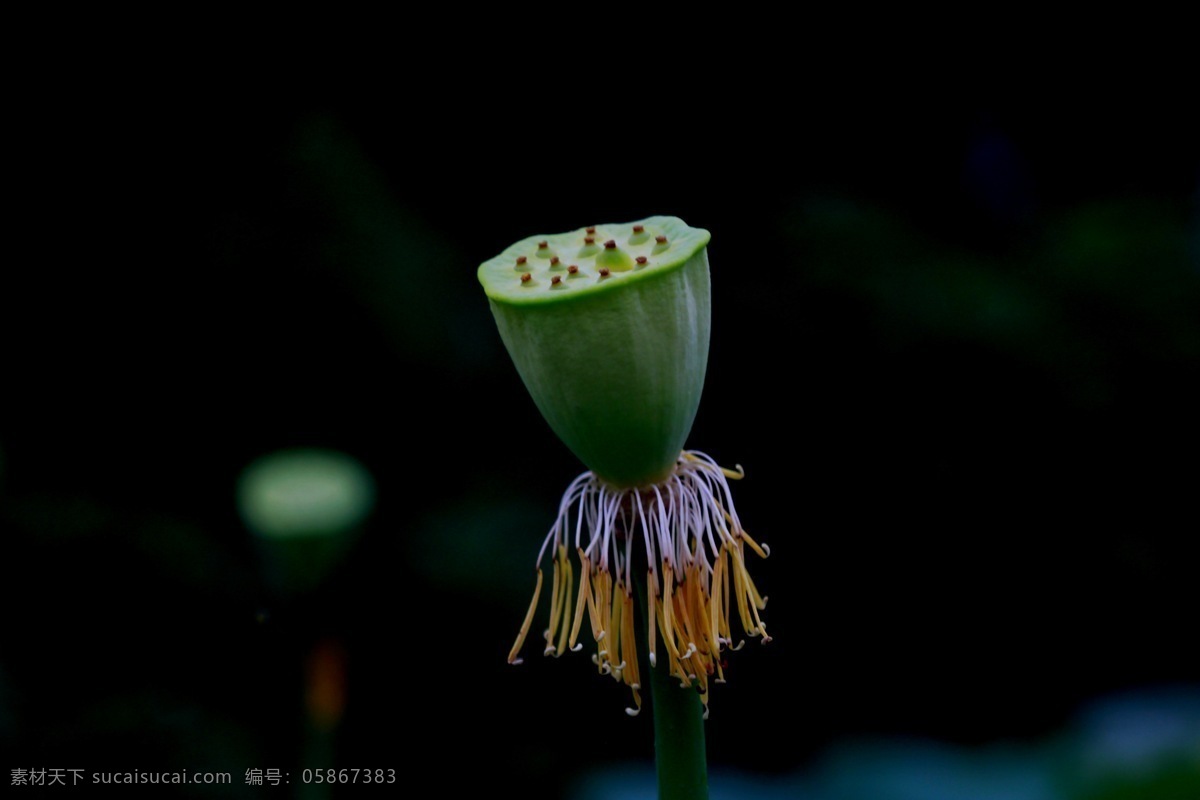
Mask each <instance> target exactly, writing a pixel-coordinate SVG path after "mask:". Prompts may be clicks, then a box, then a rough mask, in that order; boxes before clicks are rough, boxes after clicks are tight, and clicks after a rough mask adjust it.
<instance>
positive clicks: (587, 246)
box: [579, 236, 600, 258]
mask: <svg viewBox="0 0 1200 800" xmlns="http://www.w3.org/2000/svg"><path fill="white" fill-rule="evenodd" d="M599 252H600V248H599V247H597V246H596V237H595V236H585V237H583V247H581V248H579V257H580V258H591V257H592V256H594V255H596V253H599Z"/></svg>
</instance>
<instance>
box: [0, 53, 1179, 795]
mask: <svg viewBox="0 0 1200 800" xmlns="http://www.w3.org/2000/svg"><path fill="white" fill-rule="evenodd" d="M501 61H503V59H501ZM420 63H421V62H420V61H419V60H417V59H411V60H408V61H405V62H403V63H399V64H396V65H394V66H393V69H394V70H395V75H394V78H395V80H377V81H376V82H375V83H373V84H372V85H371V91H366V90H365V89H364V87H363V85H361V84H354V85H355V89H356V91H349V90H344V87H343V85H342V84H340V83H338V82H336V81H333V80H332V79H325V80H321V79H318V78H317V77H316V76H315V75H314V76H312V77H313V80H311V82H309V81H307V80H297V79H295V76H292V79H291V80H286V79H285V78H284V76H285V75H286V70H284V69H282V68H281V69H280V71H279V73H278V74H271V73H270V72H269V71H268V72H267V73H265V74H264V73H256V74H254V75H253V76H252V77H251V76H239V77H238V78H236V79H230V78H229V77H228V76H225V77H222V78H219V79H218V78H216V77H214V76H210V75H207V74H204V72H203V70H197V71H196V73H195V74H193V73H188V74H187V75H186V76H184V75H180V76H178V77H173V78H172V79H171V80H169V81H165V82H164V83H163V84H161V85H160V84H158V83H154V82H145V83H141V82H138V81H131V80H126V79H124V78H127V77H128V76H127V75H126V74H125V73H124V72H121V73H119V74H118V75H112V74H108V73H104V74H102V75H99V76H96V75H90V74H88V72H87V71H86V70H85V71H81V73H80V74H78V75H75V76H74V77H73V79H72V81H70V82H69V83H64V84H62V86H61V87H60V88H62V91H61V92H58V93H51V94H46V95H43V94H38V95H36V96H34V95H32V94H31V95H30V97H29V98H26V99H28V100H29V101H30V102H29V103H28V105H27V106H24V107H23V111H22V113H21V114H19V115H18V117H19V120H18V124H19V127H20V129H21V132H22V134H24V136H23V138H22V145H21V146H17V147H14V152H13V153H12V154H11V155H12V157H13V161H14V163H15V165H16V166H17V167H18V168H19V169H20V171H21V173H22V175H23V176H24V177H28V178H29V180H28V182H27V183H26V182H22V183H21V185H20V188H19V190H17V195H18V198H19V200H20V206H21V208H20V210H19V211H18V212H16V214H15V218H14V220H13V222H14V223H15V224H14V226H13V227H14V229H13V230H12V232H11V234H10V236H11V237H12V239H13V243H14V244H15V245H19V248H18V249H16V250H14V251H13V253H14V254H20V255H17V256H14V255H10V257H9V258H8V259H7V266H6V268H5V272H6V273H8V275H9V276H10V277H9V278H6V285H7V286H8V287H9V289H8V290H6V291H5V293H4V294H5V296H4V298H3V304H4V306H5V308H6V311H5V328H7V329H8V330H7V333H6V341H7V345H6V347H5V353H6V355H5V367H4V370H3V372H4V378H3V398H2V400H0V409H2V413H0V525H2V527H3V531H4V533H3V542H2V547H3V555H2V556H0V564H2V565H3V569H4V577H3V580H2V581H0V587H2V588H0V608H3V611H2V612H0V614H3V616H2V618H0V621H2V623H3V627H2V628H0V634H2V641H0V748H2V752H3V754H4V758H3V763H2V766H3V768H4V769H5V770H9V769H12V768H15V767H19V766H25V767H31V768H39V767H40V768H53V767H62V768H76V767H78V768H84V769H86V770H87V771H88V772H91V771H96V770H112V771H133V770H138V769H154V768H158V769H188V770H220V771H229V772H232V773H233V775H234V782H235V786H234V787H233V789H232V790H230V792H229V793H230V794H238V793H242V794H244V795H245V796H262V795H263V794H264V793H271V794H273V795H276V796H283V792H284V790H282V789H280V790H275V791H271V790H269V789H266V788H261V789H260V788H255V789H247V788H246V787H244V786H242V785H241V784H242V775H243V773H244V772H245V770H246V769H248V768H261V769H266V768H279V769H283V770H290V771H291V772H292V774H293V775H294V774H296V773H297V772H298V771H299V770H300V769H302V768H304V767H315V766H335V767H360V768H377V767H385V768H387V767H391V768H395V769H396V770H397V772H398V773H399V774H400V775H401V776H406V775H411V774H412V773H414V772H416V771H433V772H434V773H435V774H436V775H438V776H439V780H441V781H443V782H444V783H445V785H447V786H452V787H455V788H456V789H458V790H461V791H462V792H464V793H465V794H466V795H470V794H474V793H482V792H484V791H491V790H493V789H494V788H495V786H496V785H497V784H504V785H510V786H516V787H519V788H521V789H522V790H525V791H526V792H527V793H528V795H529V796H535V797H536V796H550V797H554V796H559V795H560V794H561V793H562V792H563V791H565V787H567V786H569V785H570V782H571V781H572V780H574V777H575V776H577V775H578V774H580V773H581V772H582V771H584V770H586V769H590V768H594V767H596V766H599V765H604V764H607V763H611V762H616V761H623V760H633V761H643V762H646V763H649V761H650V760H651V759H652V747H651V730H650V721H649V719H648V718H647V717H646V716H643V717H642V718H639V719H636V720H630V719H629V718H627V717H626V716H625V714H624V713H622V708H623V707H624V705H625V704H626V703H627V697H626V694H625V692H624V691H623V690H622V689H620V688H618V687H616V686H615V685H613V684H612V683H611V682H608V681H605V680H601V679H600V678H598V677H597V676H596V675H595V674H594V671H593V670H592V669H591V667H590V665H589V664H588V663H587V662H586V658H585V657H584V656H583V655H580V656H577V657H574V658H571V657H564V658H563V659H561V660H559V661H547V660H542V659H540V658H536V657H534V656H535V655H536V653H534V652H533V650H532V649H529V648H527V651H528V652H527V653H526V655H527V657H528V659H527V663H526V664H525V665H524V666H522V667H520V668H512V667H509V666H507V665H506V664H505V656H506V654H507V651H508V648H509V646H510V644H511V639H512V636H513V635H514V634H515V633H516V630H517V628H518V626H519V624H520V621H521V619H522V615H523V614H524V610H525V606H526V603H527V602H528V597H529V593H530V592H531V591H532V588H533V576H532V569H531V566H532V562H533V558H534V556H535V554H536V551H537V547H538V545H539V543H540V541H541V538H542V536H543V535H544V533H545V531H546V529H547V527H548V526H549V524H550V523H551V521H552V514H553V512H554V509H555V508H556V504H557V501H558V495H559V493H560V492H561V491H562V490H563V489H564V488H565V487H566V485H567V483H568V482H569V481H570V479H571V478H572V477H574V475H575V474H577V472H578V471H580V470H581V466H580V465H579V464H578V463H577V462H575V461H574V459H573V457H572V456H571V455H570V453H569V452H568V451H567V450H566V448H565V447H564V446H562V445H561V444H560V443H559V442H558V441H557V440H556V439H555V438H554V436H553V434H552V433H551V432H550V431H549V429H548V428H547V427H546V426H545V424H544V423H543V422H542V421H541V419H540V417H539V416H538V414H537V411H536V409H535V408H534V406H533V404H532V402H531V401H530V399H529V397H528V396H527V394H526V393H525V390H524V388H523V386H522V385H521V383H520V380H519V378H518V377H517V375H516V373H515V370H514V369H513V367H512V365H511V363H510V362H509V360H508V357H507V355H506V354H505V352H504V350H503V347H502V345H501V343H500V341H499V337H498V335H497V333H496V331H495V327H494V325H493V323H492V320H491V317H490V314H489V311H488V307H487V303H486V301H485V299H484V296H483V293H482V290H481V289H480V287H479V285H478V283H477V281H476V279H475V275H474V271H475V268H476V266H477V265H478V264H479V263H480V262H482V261H483V260H485V259H487V258H489V257H491V256H492V255H494V254H495V253H496V252H499V251H500V250H501V249H503V248H504V247H506V246H507V245H508V244H510V243H511V242H512V241H515V240H517V239H519V238H524V237H526V236H529V235H533V234H536V233H550V232H557V231H560V230H567V229H572V228H576V227H579V226H582V225H586V224H593V223H598V222H600V223H603V222H624V221H629V220H634V219H637V218H640V217H643V216H648V215H651V214H658V213H665V214H674V215H678V216H680V217H682V218H684V219H685V220H686V221H687V222H688V223H690V224H692V225H694V226H699V227H704V228H707V229H708V230H710V231H711V233H712V243H711V245H710V248H709V254H710V259H711V263H712V279H713V289H714V299H713V343H712V350H711V355H710V361H709V372H708V379H707V384H706V388H705V395H704V399H703V402H702V404H701V408H700V412H699V415H698V417H697V420H696V423H695V427H694V429H693V432H692V436H691V437H690V439H689V446H690V447H695V448H698V449H702V450H704V451H706V452H708V453H709V454H711V455H713V456H714V457H715V458H717V459H718V460H719V461H720V462H721V463H724V464H733V463H740V464H742V465H743V466H744V467H745V468H746V472H747V478H746V480H745V481H743V482H742V483H740V484H738V485H736V486H735V492H736V500H737V502H738V510H739V512H740V513H741V516H742V518H743V521H744V522H745V523H746V525H747V527H748V529H749V530H750V531H752V532H753V533H754V534H756V536H757V538H758V539H759V540H760V541H762V540H765V541H766V542H768V543H769V544H770V545H771V547H772V552H773V555H772V557H771V559H769V560H768V561H766V562H762V563H758V564H752V569H754V571H755V574H756V576H758V580H759V584H760V586H761V587H762V588H763V590H764V593H766V594H769V595H770V597H771V603H770V606H769V608H768V610H767V612H766V618H767V621H768V624H769V625H770V627H771V630H772V633H773V634H774V636H775V641H774V642H773V643H772V644H771V645H769V646H768V647H766V648H761V647H757V646H755V647H753V648H749V649H747V650H744V651H742V652H740V653H738V654H736V655H735V656H733V658H732V664H731V669H730V682H729V684H728V685H727V686H724V687H719V688H718V689H717V690H716V691H715V692H714V697H713V699H712V718H711V719H710V721H709V722H708V727H707V732H708V736H709V752H710V759H711V761H712V763H713V765H714V767H717V768H724V767H736V768H739V769H741V770H744V771H747V772H750V773H761V774H766V775H779V774H784V773H789V772H791V771H793V770H796V769H798V768H801V767H803V766H805V765H806V764H808V763H809V762H810V760H811V759H813V758H814V757H815V756H816V755H817V754H819V753H820V752H821V751H822V749H823V748H825V747H827V746H828V745H830V744H831V743H834V742H837V741H839V740H841V739H842V738H843V737H847V736H861V735H873V734H888V735H890V734H896V735H904V736H921V737H931V738H935V739H938V740H943V741H949V742H956V743H965V744H983V743H989V742H995V741H1001V740H1017V741H1026V740H1034V739H1037V738H1039V737H1044V736H1047V735H1049V734H1050V733H1052V732H1053V731H1055V730H1058V729H1060V728H1061V727H1062V726H1063V725H1064V724H1066V722H1067V721H1068V720H1069V719H1070V718H1071V716H1072V715H1073V714H1074V713H1075V712H1076V711H1077V710H1078V709H1079V708H1080V707H1081V706H1082V705H1083V704H1084V703H1086V702H1088V701H1089V700H1092V699H1094V698H1096V697H1101V696H1105V695H1107V694H1109V693H1112V692H1117V691H1122V690H1126V689H1131V688H1139V687H1154V686H1161V685H1169V684H1179V683H1183V684H1185V685H1195V684H1196V683H1197V682H1198V681H1200V668H1198V667H1197V663H1196V659H1195V656H1194V654H1193V651H1192V648H1193V646H1194V643H1195V632H1196V624H1195V620H1196V579H1195V565H1196V563H1197V557H1198V556H1200V545H1198V544H1197V536H1196V533H1197V526H1196V486H1197V467H1196V453H1197V445H1198V444H1200V441H1198V437H1197V429H1196V409H1197V408H1198V407H1200V388H1198V387H1200V314H1198V313H1197V309H1198V308H1200V305H1198V303H1200V233H1198V222H1197V214H1198V210H1197V209H1198V196H1197V191H1198V188H1197V187H1198V179H1200V170H1198V160H1197V147H1196V142H1197V141H1198V140H1200V139H1198V138H1197V130H1196V127H1195V125H1194V124H1193V123H1191V122H1190V116H1189V115H1190V110H1189V109H1188V108H1186V107H1185V106H1186V105H1187V104H1186V103H1183V102H1182V100H1180V99H1179V98H1178V97H1175V98H1173V101H1172V102H1164V99H1163V97H1162V96H1156V97H1149V96H1147V95H1146V94H1145V93H1144V92H1142V91H1139V90H1138V87H1137V86H1136V85H1122V84H1119V83H1115V84H1114V83H1110V82H1107V81H1106V82H1104V83H1103V85H1101V86H1093V85H1087V86H1084V87H1083V88H1085V89H1089V90H1090V91H1080V88H1081V87H1080V86H1079V83H1080V82H1083V83H1085V84H1086V83H1087V81H1086V80H1084V79H1083V78H1082V77H1080V76H1076V77H1075V78H1073V79H1064V80H1063V81H1062V82H1061V83H1056V84H1052V85H1044V86H1041V87H1040V91H1039V92H1038V93H1037V95H1036V96H1034V95H1032V94H1028V93H1025V92H1004V93H997V92H986V91H982V90H980V87H977V86H975V87H972V90H971V91H957V90H951V89H950V88H949V87H946V88H945V90H944V91H943V90H940V89H939V87H936V86H934V87H930V86H924V87H922V89H921V90H920V91H918V90H916V89H914V87H913V86H912V85H910V84H908V83H906V82H904V81H899V80H898V81H896V83H895V85H891V86H882V85H879V84H878V83H877V82H875V83H871V84H869V85H870V90H869V91H868V90H866V85H865V84H858V83H854V82H850V81H844V82H842V81H837V80H830V78H829V75H830V70H832V69H833V67H832V66H827V67H826V68H825V71H824V72H823V71H822V70H821V69H812V68H806V69H805V70H804V71H803V72H801V71H797V72H796V73H795V74H791V73H788V72H786V69H785V67H783V66H782V65H781V63H782V62H781V63H780V64H771V65H764V64H758V65H756V67H755V68H754V69H750V68H747V69H746V70H745V71H742V72H736V73H727V72H724V71H720V70H717V69H713V70H712V71H711V72H710V71H707V70H703V69H698V70H695V71H688V72H686V73H682V72H672V71H671V70H670V69H667V70H665V71H660V72H659V73H656V74H654V76H653V78H651V77H644V78H643V77H642V76H641V75H640V73H636V72H634V73H631V74H630V75H629V76H628V77H626V76H624V75H622V80H619V81H608V82H604V83H600V82H595V81H588V80H583V79H581V80H580V81H579V83H577V84H574V83H563V82H562V81H561V78H562V76H559V80H555V81H553V82H550V80H549V79H546V78H545V77H544V76H545V75H546V74H548V73H546V72H539V71H537V70H536V69H534V68H531V70H530V72H528V73H527V72H525V71H524V70H523V69H521V68H515V69H514V68H512V64H508V65H507V68H505V69H502V70H499V71H492V70H489V69H483V70H481V71H479V72H476V73H473V74H472V76H471V79H470V80H469V81H461V82H454V81H449V82H447V81H433V80H430V79H428V78H427V77H422V73H421V72H419V71H418V67H419V66H420ZM542 66H543V67H544V66H545V65H542ZM662 66H663V65H661V64H660V65H659V67H662ZM667 66H668V67H669V66H670V65H667ZM316 72H319V70H314V73H316ZM141 74H143V76H144V75H145V73H141ZM649 74H651V73H650V72H649V71H648V72H647V75H649ZM764 74H766V75H770V76H772V77H771V79H770V80H766V81H764V80H760V78H761V77H762V76H763V75H764ZM304 77H305V78H308V77H309V76H308V75H307V73H306V74H305V76H304ZM347 85H350V84H349V82H348V84H347ZM1167 98H1168V100H1171V96H1170V95H1169V93H1168V94H1167ZM298 446H304V447H319V448H331V449H335V450H340V451H343V452H345V453H348V454H350V455H352V456H354V457H355V458H357V459H358V460H359V461H361V463H362V464H363V465H365V466H366V467H367V469H369V471H370V472H371V474H372V475H373V477H374V480H375V483H376V486H377V492H378V493H377V504H376V507H375V510H374V513H373V514H372V515H371V517H370V518H369V519H368V521H367V522H366V523H365V525H364V526H363V528H362V530H361V532H360V535H359V536H358V538H357V539H355V540H354V541H353V542H352V544H351V545H350V547H349V549H348V552H347V554H346V556H345V557H344V559H342V560H340V561H338V562H336V563H334V564H332V565H331V566H330V568H329V570H328V573H327V574H326V575H325V578H324V580H323V581H322V582H321V583H320V585H319V586H317V587H316V588H314V589H311V590H308V591H303V592H296V591H289V590H288V589H287V587H286V586H281V585H280V584H279V583H278V582H277V581H273V580H272V578H271V576H272V574H273V573H272V564H271V563H270V559H271V556H270V555H269V553H267V552H266V551H264V550H263V549H262V548H261V547H259V546H258V545H256V541H255V539H254V537H253V536H252V535H251V534H250V533H249V532H248V531H247V529H246V527H245V525H244V524H243V523H242V521H241V520H240V518H239V516H238V510H237V506H236V503H235V486H236V482H237V479H238V476H239V474H240V473H241V472H242V470H243V469H244V468H245V467H246V466H247V465H248V464H249V463H251V462H252V461H253V460H254V459H255V458H257V457H259V456H262V455H264V454H267V453H270V452H273V451H276V450H279V449H283V448H291V447H298ZM539 624H540V623H539ZM535 627H536V626H535ZM321 641H334V642H336V643H337V647H338V648H340V652H342V653H343V654H344V657H345V662H344V663H345V682H344V686H345V691H346V703H345V707H344V714H343V715H342V717H341V720H340V724H339V726H338V727H337V729H336V732H335V733H334V734H333V735H332V742H333V744H332V747H333V751H332V753H333V754H332V756H331V763H329V764H315V763H311V762H310V761H308V760H306V759H308V758H309V757H310V756H308V755H306V753H310V752H311V751H310V750H308V749H306V748H309V747H310V744H309V740H310V738H311V737H310V733H308V732H306V730H307V729H306V722H305V710H304V705H303V696H304V682H305V671H304V664H305V659H306V658H307V657H308V654H309V653H310V652H312V650H313V648H314V647H315V646H316V645H317V643H318V642H321ZM534 649H536V648H534ZM772 730H781V731H783V732H784V735H782V736H780V735H772V734H771V733H770V731H772ZM402 732H407V733H414V734H415V735H416V736H417V738H416V740H415V744H412V745H407V746H405V745H401V743H400V739H399V737H400V735H401V733H402ZM6 779H7V776H6ZM89 790H90V789H89ZM182 791H183V790H181V792H182ZM359 791H365V790H363V789H361V788H360V790H359ZM183 793H186V792H183ZM201 794H202V792H201ZM340 796H349V795H348V794H343V795H340ZM354 796H358V793H357V792H356V793H355V794H354Z"/></svg>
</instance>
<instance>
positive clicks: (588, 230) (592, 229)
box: [587, 226, 596, 235]
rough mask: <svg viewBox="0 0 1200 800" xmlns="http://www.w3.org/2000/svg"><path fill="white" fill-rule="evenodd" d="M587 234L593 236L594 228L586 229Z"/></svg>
mask: <svg viewBox="0 0 1200 800" xmlns="http://www.w3.org/2000/svg"><path fill="white" fill-rule="evenodd" d="M587 232H588V234H589V235H594V234H595V233H596V228H595V227H594V226H593V227H591V228H588V229H587Z"/></svg>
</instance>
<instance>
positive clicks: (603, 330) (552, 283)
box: [478, 217, 710, 487]
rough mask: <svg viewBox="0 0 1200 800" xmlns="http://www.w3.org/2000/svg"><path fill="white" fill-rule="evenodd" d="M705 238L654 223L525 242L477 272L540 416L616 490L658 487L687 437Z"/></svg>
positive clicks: (704, 329)
mask: <svg viewBox="0 0 1200 800" xmlns="http://www.w3.org/2000/svg"><path fill="white" fill-rule="evenodd" d="M708 240H709V233H708V231H706V230H703V229H699V228H690V227H688V226H687V224H686V223H684V222H683V220H681V219H678V218H677V217H650V218H648V219H645V220H642V221H640V222H634V223H627V224H619V225H597V226H595V227H589V228H581V229H579V230H577V231H572V232H570V233H562V234H555V235H549V236H531V237H529V238H528V239H523V240H521V241H519V242H517V243H516V244H514V245H512V246H511V247H509V248H508V249H506V250H505V251H504V252H503V253H501V254H500V255H498V256H496V257H495V258H493V259H491V260H489V261H486V262H484V263H483V264H482V265H480V267H479V272H478V276H479V282H480V283H481V284H483V288H484V291H485V292H486V293H487V296H488V299H489V302H490V304H491V308H492V314H493V315H494V316H495V318H496V324H497V326H498V327H499V329H500V336H501V338H502V339H503V340H504V345H505V347H507V348H508V352H509V355H510V356H511V357H512V359H513V362H514V363H515V364H516V367H517V371H518V372H519V373H520V375H521V378H522V380H523V381H524V382H525V386H526V387H527V388H528V389H529V393H530V394H531V395H532V396H533V399H534V402H535V403H536V404H537V406H538V409H539V410H541V412H542V416H544V417H545V418H546V421H547V422H548V423H549V424H550V427H551V428H552V429H553V430H554V432H555V433H556V434H558V437H559V438H560V439H562V441H563V442H564V443H566V445H567V446H568V447H569V448H570V449H571V450H572V452H574V453H575V455H576V456H578V457H579V459H580V460H581V461H582V462H583V463H584V464H586V465H587V467H588V468H589V469H591V470H592V471H593V472H594V473H595V474H596V475H597V476H598V477H599V478H601V479H602V480H604V481H606V482H607V483H609V484H611V485H613V486H615V487H634V486H649V485H652V484H654V483H657V482H659V481H661V480H662V479H663V478H664V477H665V476H666V475H668V474H669V473H670V472H671V470H672V468H673V467H674V465H675V463H676V460H677V459H678V458H679V455H680V451H681V450H682V449H683V445H684V441H685V440H686V439H687V436H688V433H689V432H690V431H691V427H692V422H693V420H694V419H695V417H696V409H697V408H698V407H699V404H700V393H701V390H702V389H703V386H704V373H705V368H706V366H707V361H708V338H709V320H710V300H709V296H710V292H709V274H708V256H707V251H706V249H705V247H706V245H707V244H708Z"/></svg>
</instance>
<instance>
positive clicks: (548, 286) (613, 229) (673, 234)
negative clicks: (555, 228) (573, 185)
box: [478, 217, 709, 305]
mask: <svg viewBox="0 0 1200 800" xmlns="http://www.w3.org/2000/svg"><path fill="white" fill-rule="evenodd" d="M708 240H709V233H708V231H706V230H704V229H703V228H691V227H689V226H688V225H687V223H685V222H684V221H683V220H681V219H679V218H678V217H649V218H647V219H644V220H641V221H640V222H631V223H620V224H610V225H594V226H589V227H586V228H579V229H578V230H574V231H570V232H568V233H557V234H549V235H538V236H530V237H529V238H527V239H522V240H521V241H519V242H517V243H516V244H514V245H512V246H511V247H509V248H507V249H506V250H505V251H504V252H502V253H501V254H500V255H498V256H496V257H495V258H492V259H490V260H488V261H485V262H484V263H483V264H481V265H480V267H479V272H478V276H479V282H480V283H481V284H483V289H484V292H486V293H487V296H488V297H489V298H490V299H491V300H493V301H495V302H500V303H508V304H512V305H540V304H546V303H557V302H562V301H569V300H571V299H574V298H582V297H588V296H593V297H594V296H597V295H599V294H602V293H606V292H610V291H615V290H617V289H619V288H621V287H622V286H628V285H630V284H633V283H637V282H640V281H643V280H646V279H648V278H652V277H654V276H656V275H657V276H661V275H664V274H666V273H669V272H672V271H674V270H677V269H679V268H680V267H682V266H683V265H684V264H685V263H687V261H688V259H689V258H691V257H692V256H693V255H695V254H696V252H697V251H699V250H701V249H703V248H704V247H705V246H706V245H707V244H708Z"/></svg>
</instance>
